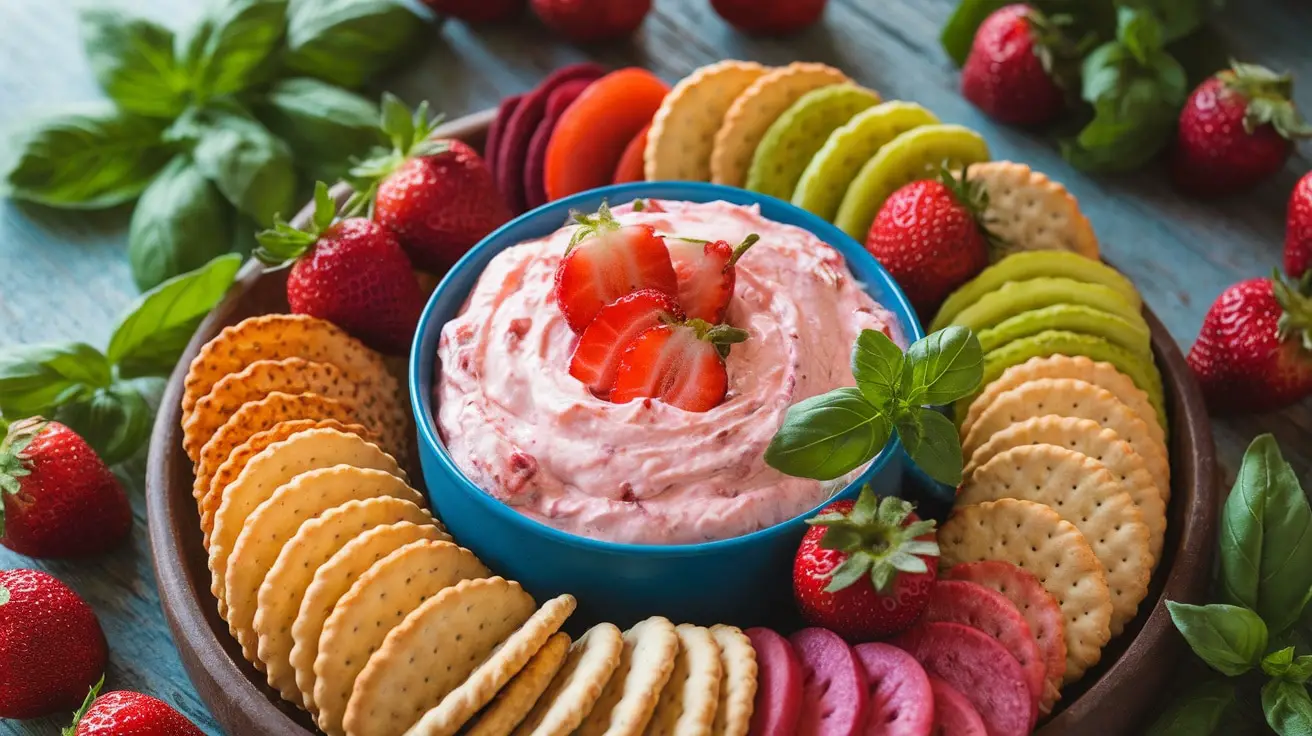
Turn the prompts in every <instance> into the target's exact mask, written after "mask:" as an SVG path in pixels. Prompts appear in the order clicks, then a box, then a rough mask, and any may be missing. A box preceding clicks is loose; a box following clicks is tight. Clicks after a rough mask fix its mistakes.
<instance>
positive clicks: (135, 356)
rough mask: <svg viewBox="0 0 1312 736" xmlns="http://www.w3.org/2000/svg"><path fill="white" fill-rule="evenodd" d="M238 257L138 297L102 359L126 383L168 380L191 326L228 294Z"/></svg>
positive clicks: (218, 261) (238, 266)
mask: <svg viewBox="0 0 1312 736" xmlns="http://www.w3.org/2000/svg"><path fill="white" fill-rule="evenodd" d="M241 264H242V257H241V256H239V255H237V254H235V253H229V254H228V255H226V256H219V257H218V258H215V259H214V260H212V261H210V262H209V263H207V264H205V265H204V266H201V267H200V268H198V269H196V270H195V271H192V272H190V273H186V274H183V275H181V276H175V277H174V278H171V279H169V280H168V281H165V282H164V283H162V284H160V285H159V286H156V287H155V288H153V289H151V290H150V291H148V292H146V293H145V294H142V295H141V296H140V297H138V298H137V300H136V302H135V303H133V305H132V307H131V308H129V309H128V312H127V314H126V315H125V316H124V317H123V319H122V320H120V321H119V323H118V327H116V328H114V334H113V336H112V337H110V338H109V347H108V348H106V350H105V356H106V357H107V358H108V359H109V362H110V363H113V364H114V365H115V366H117V367H118V370H119V374H120V375H123V376H125V377H129V378H136V377H140V376H167V375H168V374H169V373H170V372H171V371H172V370H173V366H174V364H175V363H177V362H178V356H179V355H180V354H181V353H182V350H183V348H185V347H187V343H188V342H189V341H190V340H191V335H192V333H193V332H195V331H196V326H197V325H198V324H200V321H201V319H203V318H204V317H205V315H206V314H209V311H210V310H211V309H213V308H214V305H215V304H218V303H219V300H221V299H222V298H223V295H224V294H227V293H228V287H229V286H231V285H232V282H233V279H234V278H236V276H237V271H238V270H240V269H241Z"/></svg>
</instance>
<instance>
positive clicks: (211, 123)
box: [170, 101, 296, 227]
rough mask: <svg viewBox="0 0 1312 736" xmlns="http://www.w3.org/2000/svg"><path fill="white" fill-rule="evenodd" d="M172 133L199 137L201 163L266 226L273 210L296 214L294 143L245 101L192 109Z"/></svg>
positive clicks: (197, 147)
mask: <svg viewBox="0 0 1312 736" xmlns="http://www.w3.org/2000/svg"><path fill="white" fill-rule="evenodd" d="M170 135H171V136H173V137H174V138H176V139H179V140H194V141H195V145H194V147H193V149H192V152H191V155H192V158H193V159H195V162H196V168H198V169H199V170H200V172H201V173H202V174H204V175H205V177H206V178H208V179H209V180H210V181H212V182H214V184H215V186H217V187H218V188H219V191H220V192H222V193H223V196H224V198H225V199H227V200H228V201H229V202H231V203H232V204H233V206H235V207H236V208H237V209H238V210H240V211H241V212H243V213H245V214H248V215H250V216H251V217H253V218H255V221H256V222H258V223H260V225H261V226H262V227H268V226H270V225H272V224H273V217H274V215H277V214H280V213H281V214H284V215H290V214H291V212H292V208H293V207H294V206H295V200H296V169H295V167H294V165H293V163H292V154H291V149H289V148H288V147H287V144H286V143H283V142H282V141H281V140H279V139H278V138H277V137H275V136H274V135H273V134H272V133H270V132H269V131H268V129H267V128H265V127H264V126H263V125H261V124H260V122H259V121H258V120H256V119H255V118H253V117H251V116H250V115H249V114H248V113H247V112H246V111H245V110H244V109H242V108H241V106H239V105H237V104H236V103H232V102H227V101H225V102H224V103H222V104H214V105H208V106H206V107H204V108H200V109H193V110H190V111H188V112H187V113H186V114H184V115H183V116H182V118H180V119H179V120H178V121H177V123H175V124H174V125H173V127H172V128H171V129H170Z"/></svg>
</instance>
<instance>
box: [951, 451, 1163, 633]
mask: <svg viewBox="0 0 1312 736" xmlns="http://www.w3.org/2000/svg"><path fill="white" fill-rule="evenodd" d="M999 498H1018V499H1021V500H1023V501H1034V502H1035V503H1041V504H1043V505H1045V506H1047V507H1048V508H1051V509H1052V510H1054V511H1056V512H1057V514H1058V515H1060V516H1061V518H1063V519H1065V520H1066V521H1069V522H1070V523H1071V524H1072V525H1074V526H1075V528H1076V529H1079V530H1080V533H1081V534H1083V535H1084V538H1085V539H1086V540H1088V542H1089V546H1090V547H1092V548H1093V553H1094V555H1096V556H1097V557H1098V561H1099V562H1101V563H1102V567H1103V570H1104V571H1105V572H1106V573H1107V589H1108V591H1109V592H1110V593H1111V596H1112V618H1111V623H1110V626H1111V633H1112V636H1119V635H1120V633H1121V632H1122V631H1124V630H1125V625H1126V624H1127V623H1129V622H1130V621H1131V620H1132V619H1133V618H1134V616H1135V614H1136V613H1137V612H1138V610H1139V603H1141V602H1142V601H1143V599H1144V598H1145V597H1147V595H1148V579H1149V577H1151V575H1152V569H1153V562H1154V560H1153V556H1152V553H1151V552H1150V550H1149V546H1150V545H1149V541H1148V538H1149V534H1148V525H1147V524H1145V523H1144V522H1143V513H1142V512H1141V511H1140V510H1139V507H1138V506H1136V505H1135V503H1134V501H1133V500H1132V499H1131V498H1130V494H1128V493H1126V492H1125V491H1124V490H1122V486H1121V483H1120V481H1118V480H1117V479H1116V476H1114V475H1112V473H1111V471H1109V470H1107V468H1105V467H1103V465H1102V463H1100V462H1098V461H1097V460H1094V459H1093V458H1091V457H1089V456H1087V455H1084V454H1082V453H1079V452H1075V451H1074V450H1069V449H1067V448H1065V447H1057V446H1055V445H1025V446H1023V447H1013V448H1011V449H1010V450H1006V451H1003V452H1001V453H998V455H996V456H995V457H994V458H993V459H991V460H989V461H988V462H987V463H984V464H983V465H981V466H980V467H979V468H978V469H977V470H976V471H975V473H974V474H973V475H972V476H971V477H970V479H969V480H967V481H966V483H965V484H964V485H962V487H961V491H960V492H959V493H958V495H957V501H958V503H963V504H974V503H983V502H984V501H996V500H998V499H999Z"/></svg>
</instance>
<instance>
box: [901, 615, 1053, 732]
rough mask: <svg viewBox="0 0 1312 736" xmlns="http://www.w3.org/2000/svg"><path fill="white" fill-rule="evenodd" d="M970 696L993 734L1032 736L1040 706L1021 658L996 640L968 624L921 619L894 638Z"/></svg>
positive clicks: (934, 672) (928, 671)
mask: <svg viewBox="0 0 1312 736" xmlns="http://www.w3.org/2000/svg"><path fill="white" fill-rule="evenodd" d="M890 643H891V644H893V645H894V646H896V647H899V648H901V649H905V650H906V651H907V653H909V654H910V655H911V656H913V657H915V658H916V661H917V662H920V666H921V667H924V668H925V673H926V674H928V675H929V676H931V677H937V678H939V679H941V680H943V681H944V682H946V683H947V684H949V685H951V686H952V687H954V688H956V689H957V690H958V691H960V692H961V694H962V695H964V696H966V699H967V700H969V701H970V704H971V705H973V706H975V710H976V711H978V712H979V716H980V718H981V719H983V721H984V728H985V730H986V731H987V732H988V735H989V736H1027V734H1029V732H1030V728H1031V727H1033V725H1034V721H1035V716H1036V713H1037V711H1036V710H1035V707H1034V700H1033V698H1032V697H1031V695H1030V688H1029V685H1028V684H1026V681H1025V673H1024V671H1022V670H1021V667H1020V663H1019V662H1017V661H1016V658H1015V657H1013V656H1011V653H1010V652H1008V651H1007V649H1006V647H1004V646H1002V645H1001V644H999V643H998V640H997V639H994V638H993V637H991V636H989V635H988V634H985V633H984V632H982V631H980V630H979V629H976V628H973V627H971V626H966V625H965V624H954V623H945V622H929V623H925V622H922V623H919V624H916V625H915V626H914V627H912V628H910V629H908V630H907V631H906V632H904V633H903V634H902V635H901V636H899V637H898V638H896V639H894V640H893V641H892V642H890Z"/></svg>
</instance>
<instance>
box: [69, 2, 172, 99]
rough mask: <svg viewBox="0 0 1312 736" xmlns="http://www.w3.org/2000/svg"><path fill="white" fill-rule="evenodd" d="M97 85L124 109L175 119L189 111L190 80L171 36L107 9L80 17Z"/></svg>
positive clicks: (92, 10)
mask: <svg viewBox="0 0 1312 736" xmlns="http://www.w3.org/2000/svg"><path fill="white" fill-rule="evenodd" d="M80 21H81V26H82V43H83V45H84V46H85V47H86V52H87V61H88V62H89V63H90V65H91V71H92V73H94V74H95V75H96V81H98V82H100V86H101V88H102V89H104V90H105V94H107V95H109V98H110V99H111V100H113V101H114V102H115V103H116V104H117V105H118V106H119V107H120V108H121V109H123V110H126V111H128V112H132V113H136V114H138V115H147V116H150V117H157V118H170V119H172V118H174V117H176V116H177V115H178V113H180V112H182V109H183V108H184V107H186V93H187V75H186V73H185V72H184V71H183V70H182V69H180V68H179V66H178V64H177V61H176V59H174V57H173V31H170V30H169V29H167V28H165V27H164V26H162V25H160V24H158V23H155V22H154V21H150V20H146V19H145V18H135V17H132V16H129V15H126V14H124V13H123V12H121V11H119V10H115V9H113V8H109V7H90V8H86V9H84V10H83V11H82V12H81V13H80Z"/></svg>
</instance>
